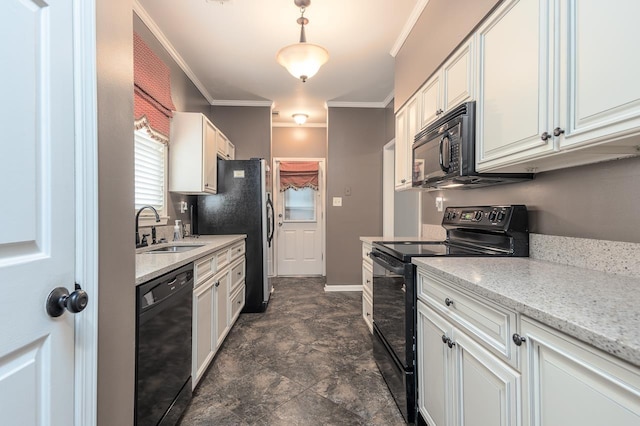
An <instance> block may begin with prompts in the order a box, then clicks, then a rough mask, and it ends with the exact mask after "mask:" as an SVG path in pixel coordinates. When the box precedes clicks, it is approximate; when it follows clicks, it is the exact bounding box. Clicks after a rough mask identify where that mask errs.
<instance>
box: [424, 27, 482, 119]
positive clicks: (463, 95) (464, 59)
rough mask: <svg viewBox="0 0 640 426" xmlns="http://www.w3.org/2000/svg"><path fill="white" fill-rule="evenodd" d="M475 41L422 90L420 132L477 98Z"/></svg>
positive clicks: (466, 45) (464, 46)
mask: <svg viewBox="0 0 640 426" xmlns="http://www.w3.org/2000/svg"><path fill="white" fill-rule="evenodd" d="M473 45H474V37H471V38H469V39H468V40H467V41H465V42H464V43H463V44H462V45H461V46H460V47H459V48H458V49H457V50H456V51H455V52H454V53H453V54H452V55H451V56H450V57H449V59H447V61H446V62H445V63H444V64H443V65H442V66H441V67H440V68H439V69H438V71H436V73H435V74H434V75H433V76H432V77H431V78H430V79H429V80H428V81H427V82H426V83H425V84H424V85H423V86H422V88H421V89H420V90H419V92H418V93H419V99H420V101H421V103H422V113H421V115H420V129H422V128H424V127H426V126H428V125H429V124H431V123H432V122H433V121H435V120H436V119H437V118H439V117H440V116H441V115H442V114H443V113H445V112H446V111H448V110H450V109H452V108H454V107H456V106H458V105H460V104H461V103H463V102H467V101H470V100H472V99H473V98H474V86H475V72H474V69H475V68H474V62H473V58H474V56H473V55H474V50H473Z"/></svg>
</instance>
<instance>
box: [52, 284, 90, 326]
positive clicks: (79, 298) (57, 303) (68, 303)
mask: <svg viewBox="0 0 640 426" xmlns="http://www.w3.org/2000/svg"><path fill="white" fill-rule="evenodd" d="M88 303H89V296H88V295H87V292H86V291H84V290H83V289H82V288H80V285H79V284H76V285H75V290H74V291H73V293H71V294H69V290H67V289H66V288H64V287H56V288H54V289H53V291H52V292H51V293H49V296H48V297H47V303H46V308H47V314H49V316H51V317H53V318H57V317H59V316H60V315H62V314H63V313H64V310H65V308H66V309H67V310H68V311H69V312H71V313H72V314H77V313H78V312H82V311H83V310H84V308H86V307H87V304H88Z"/></svg>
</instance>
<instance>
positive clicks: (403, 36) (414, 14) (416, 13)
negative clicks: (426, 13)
mask: <svg viewBox="0 0 640 426" xmlns="http://www.w3.org/2000/svg"><path fill="white" fill-rule="evenodd" d="M428 3H429V0H417V1H416V5H415V6H414V7H413V10H412V11H411V15H409V18H408V19H407V22H405V24H404V26H403V27H402V31H401V32H400V34H399V35H398V38H397V39H396V42H395V43H394V44H393V47H392V48H391V51H390V52H389V53H390V54H391V56H393V57H394V58H395V57H396V55H397V54H398V52H399V51H400V49H401V48H402V45H403V44H404V42H405V41H406V40H407V37H409V34H410V33H411V30H412V29H413V26H414V25H415V24H416V22H418V18H420V15H422V11H423V10H424V8H425V7H427V4H428Z"/></svg>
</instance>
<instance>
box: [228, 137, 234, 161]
mask: <svg viewBox="0 0 640 426" xmlns="http://www.w3.org/2000/svg"><path fill="white" fill-rule="evenodd" d="M227 159H229V160H235V159H236V146H235V145H234V144H232V143H231V142H230V141H229V140H228V139H227Z"/></svg>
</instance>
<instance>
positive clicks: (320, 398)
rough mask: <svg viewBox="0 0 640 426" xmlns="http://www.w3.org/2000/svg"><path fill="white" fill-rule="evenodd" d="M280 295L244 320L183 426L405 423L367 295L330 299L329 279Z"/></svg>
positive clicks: (287, 287)
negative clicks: (376, 354)
mask: <svg viewBox="0 0 640 426" xmlns="http://www.w3.org/2000/svg"><path fill="white" fill-rule="evenodd" d="M274 289H275V291H274V293H273V294H272V296H271V301H270V303H269V307H268V309H267V312H265V313H263V314H242V315H240V318H239V319H238V321H237V322H236V324H235V326H234V327H233V329H232V330H231V332H230V333H229V335H228V336H227V339H226V340H225V342H224V344H223V346H222V348H220V350H219V351H218V354H217V355H216V358H215V359H214V362H213V363H212V365H211V367H210V368H209V370H208V371H207V372H206V373H205V375H204V376H203V378H202V380H201V382H200V384H199V385H198V387H197V388H196V390H195V392H194V395H193V399H192V401H191V404H190V405H189V407H188V408H187V411H186V412H185V414H184V416H183V418H182V421H181V423H180V425H181V426H191V425H198V426H200V425H216V426H218V425H220V426H222V425H287V426H293V425H314V426H315V425H385V426H393V425H404V421H403V419H402V416H401V415H400V412H399V411H398V409H397V407H396V405H395V403H394V402H393V399H392V397H391V394H390V393H389V390H388V389H387V386H386V384H385V383H384V380H383V379H382V376H381V375H380V373H379V372H378V369H377V367H376V365H375V361H374V360H373V356H372V351H371V335H370V333H369V329H368V328H367V326H366V325H365V323H364V320H363V319H362V296H361V293H343V292H335V293H326V292H325V291H324V278H322V279H321V278H310V279H309V278H304V279H300V278H278V279H277V280H276V282H275V283H274Z"/></svg>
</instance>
